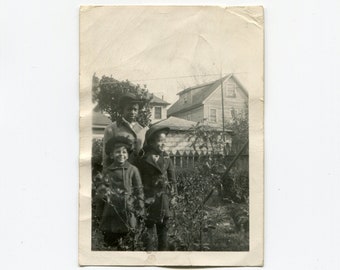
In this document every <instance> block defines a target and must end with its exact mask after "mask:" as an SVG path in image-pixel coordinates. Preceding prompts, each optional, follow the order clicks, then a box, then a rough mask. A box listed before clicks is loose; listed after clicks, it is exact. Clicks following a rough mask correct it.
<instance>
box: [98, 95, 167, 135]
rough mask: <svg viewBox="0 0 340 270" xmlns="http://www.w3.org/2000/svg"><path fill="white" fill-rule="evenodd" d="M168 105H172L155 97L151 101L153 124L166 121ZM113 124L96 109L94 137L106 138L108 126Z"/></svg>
mask: <svg viewBox="0 0 340 270" xmlns="http://www.w3.org/2000/svg"><path fill="white" fill-rule="evenodd" d="M168 105H170V104H169V103H168V102H166V101H164V100H163V99H160V98H159V97H157V96H155V95H153V98H152V99H151V101H150V110H151V123H155V122H157V121H160V120H164V119H166V117H167V109H166V107H167V106H168ZM111 123H112V122H111V120H110V118H109V117H108V116H107V115H105V114H103V113H101V112H99V111H98V110H97V107H95V108H94V110H93V111H92V137H93V138H102V137H103V136H104V130H105V128H106V126H108V125H109V124H111Z"/></svg>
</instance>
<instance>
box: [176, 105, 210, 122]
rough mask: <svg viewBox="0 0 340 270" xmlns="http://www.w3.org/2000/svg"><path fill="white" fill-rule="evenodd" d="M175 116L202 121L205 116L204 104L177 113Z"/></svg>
mask: <svg viewBox="0 0 340 270" xmlns="http://www.w3.org/2000/svg"><path fill="white" fill-rule="evenodd" d="M174 116H176V117H179V118H183V119H186V120H190V121H194V122H202V121H203V118H204V111H203V106H201V107H198V108H195V109H192V110H190V111H186V112H179V113H176V114H174Z"/></svg>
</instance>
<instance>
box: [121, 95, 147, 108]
mask: <svg viewBox="0 0 340 270" xmlns="http://www.w3.org/2000/svg"><path fill="white" fill-rule="evenodd" d="M141 102H142V100H141V99H140V98H139V97H138V96H137V95H136V94H133V93H129V92H127V93H125V94H123V95H122V96H121V97H120V99H119V105H120V106H122V105H123V106H124V105H126V103H141Z"/></svg>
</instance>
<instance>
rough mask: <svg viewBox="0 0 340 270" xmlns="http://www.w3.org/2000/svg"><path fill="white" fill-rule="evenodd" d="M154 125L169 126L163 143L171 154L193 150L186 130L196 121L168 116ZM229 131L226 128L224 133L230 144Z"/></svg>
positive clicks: (193, 125)
mask: <svg viewBox="0 0 340 270" xmlns="http://www.w3.org/2000/svg"><path fill="white" fill-rule="evenodd" d="M155 125H157V126H164V127H169V128H170V131H169V134H168V136H167V140H166V144H165V151H167V152H168V153H173V154H175V153H179V154H180V155H183V154H184V153H186V154H189V153H190V152H192V153H193V152H194V148H193V145H192V144H193V142H194V138H191V139H189V134H188V130H189V129H191V128H193V127H195V126H196V125H197V122H194V121H189V120H185V119H182V118H177V117H174V116H170V117H169V118H167V119H165V120H162V121H159V122H157V123H155ZM230 132H231V131H230V130H228V131H227V134H226V143H228V144H229V145H230V144H231V136H230ZM199 151H203V152H206V151H205V150H204V149H200V150H199Z"/></svg>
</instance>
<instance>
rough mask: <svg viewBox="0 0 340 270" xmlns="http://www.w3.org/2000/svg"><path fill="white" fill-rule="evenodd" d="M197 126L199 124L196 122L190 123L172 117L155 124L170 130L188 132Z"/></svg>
mask: <svg viewBox="0 0 340 270" xmlns="http://www.w3.org/2000/svg"><path fill="white" fill-rule="evenodd" d="M196 124H197V122H194V121H189V120H185V119H182V118H178V117H174V116H170V117H169V118H167V119H164V120H161V121H159V122H157V123H154V124H153V125H155V126H161V127H163V126H164V127H169V128H170V130H188V129H190V128H192V127H193V126H195V125H196Z"/></svg>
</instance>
